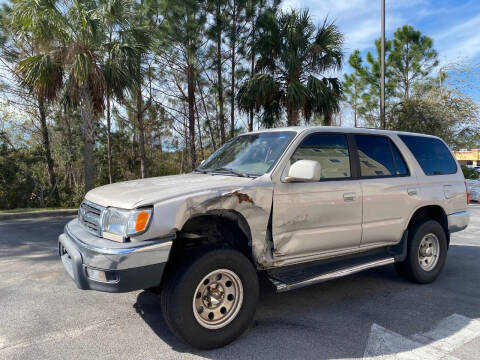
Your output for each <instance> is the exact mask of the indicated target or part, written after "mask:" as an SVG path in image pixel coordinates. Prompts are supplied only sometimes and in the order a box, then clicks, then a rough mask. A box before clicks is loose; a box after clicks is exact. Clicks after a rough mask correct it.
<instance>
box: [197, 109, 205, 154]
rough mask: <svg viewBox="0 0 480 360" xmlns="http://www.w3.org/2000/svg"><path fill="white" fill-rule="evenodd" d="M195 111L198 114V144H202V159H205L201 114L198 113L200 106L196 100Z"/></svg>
mask: <svg viewBox="0 0 480 360" xmlns="http://www.w3.org/2000/svg"><path fill="white" fill-rule="evenodd" d="M195 113H196V114H197V128H198V144H199V145H200V152H201V153H202V160H205V152H204V151H203V142H202V128H201V127H200V114H199V113H198V107H197V103H196V102H195Z"/></svg>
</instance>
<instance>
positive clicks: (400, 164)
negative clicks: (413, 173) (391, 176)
mask: <svg viewBox="0 0 480 360" xmlns="http://www.w3.org/2000/svg"><path fill="white" fill-rule="evenodd" d="M390 145H391V147H392V153H393V160H394V161H395V167H396V169H397V171H396V175H409V174H410V173H409V171H408V168H407V164H405V160H403V157H402V155H401V154H400V151H398V149H397V147H396V146H395V144H394V143H393V142H391V141H390Z"/></svg>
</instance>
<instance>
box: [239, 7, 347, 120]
mask: <svg viewBox="0 0 480 360" xmlns="http://www.w3.org/2000/svg"><path fill="white" fill-rule="evenodd" d="M259 25H260V26H261V29H260V30H259V39H258V42H257V47H258V51H259V54H260V55H259V59H258V60H257V62H256V67H255V68H256V70H257V71H258V74H256V75H254V76H253V77H252V78H250V79H248V80H247V81H245V83H244V84H243V85H242V86H241V87H240V89H239V94H238V97H239V106H240V108H241V109H243V110H244V111H248V110H250V109H251V108H255V110H256V111H259V110H260V109H263V119H262V120H263V123H264V124H265V125H266V126H273V125H274V124H276V123H278V121H279V120H280V116H281V114H282V110H283V109H285V111H286V113H287V124H288V125H298V124H299V122H300V121H299V113H300V112H301V113H302V115H303V117H304V119H305V121H306V122H309V120H310V119H311V116H312V114H315V115H318V116H322V117H323V118H324V122H325V123H326V124H329V123H330V120H331V117H332V115H333V114H334V113H336V112H338V111H339V101H340V98H341V95H342V90H341V84H340V81H339V80H338V79H337V78H335V77H326V76H323V77H318V76H317V75H314V74H318V75H320V74H322V73H325V72H328V71H331V70H337V69H339V68H340V67H341V66H342V58H343V53H342V44H343V35H342V34H341V33H340V31H339V30H338V28H337V27H336V26H335V25H334V24H333V23H331V22H328V21H327V20H325V21H324V22H323V24H322V25H321V26H319V27H318V28H316V27H315V26H314V24H313V22H312V20H311V18H310V14H309V13H308V11H306V10H304V11H297V10H291V11H290V12H286V13H284V12H281V13H279V14H278V15H277V14H276V13H275V12H268V13H266V14H265V15H264V17H263V18H262V21H261V22H259Z"/></svg>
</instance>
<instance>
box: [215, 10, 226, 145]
mask: <svg viewBox="0 0 480 360" xmlns="http://www.w3.org/2000/svg"><path fill="white" fill-rule="evenodd" d="M215 16H216V17H217V19H220V16H221V14H220V3H219V2H217V11H216V14H215ZM217 21H219V20H217ZM216 55H217V87H218V89H217V90H218V102H219V107H220V113H219V122H220V142H221V143H222V145H223V144H225V113H224V109H223V105H224V99H223V79H222V77H223V75H222V31H221V29H218V31H217V54H216Z"/></svg>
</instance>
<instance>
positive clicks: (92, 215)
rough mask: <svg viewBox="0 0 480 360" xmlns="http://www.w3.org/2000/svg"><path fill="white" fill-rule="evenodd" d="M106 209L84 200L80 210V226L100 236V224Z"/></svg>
mask: <svg viewBox="0 0 480 360" xmlns="http://www.w3.org/2000/svg"><path fill="white" fill-rule="evenodd" d="M104 209H105V208H104V207H102V206H100V205H97V204H93V203H91V202H90V201H87V200H83V202H82V204H81V205H80V209H79V210H78V220H79V221H80V224H82V225H83V226H84V227H85V228H86V229H87V230H88V231H90V232H92V233H94V234H95V235H100V225H101V224H100V222H101V219H102V212H103V210H104Z"/></svg>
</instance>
